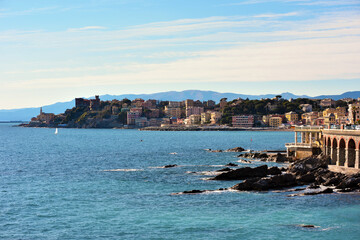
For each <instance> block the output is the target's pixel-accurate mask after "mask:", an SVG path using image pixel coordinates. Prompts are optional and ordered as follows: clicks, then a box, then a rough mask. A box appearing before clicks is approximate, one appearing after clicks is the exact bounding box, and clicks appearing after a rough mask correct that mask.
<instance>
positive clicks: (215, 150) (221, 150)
mask: <svg viewBox="0 0 360 240" xmlns="http://www.w3.org/2000/svg"><path fill="white" fill-rule="evenodd" d="M210 152H215V153H216V152H220V153H221V152H223V150H210Z"/></svg>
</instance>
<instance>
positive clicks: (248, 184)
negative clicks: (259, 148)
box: [231, 174, 296, 191]
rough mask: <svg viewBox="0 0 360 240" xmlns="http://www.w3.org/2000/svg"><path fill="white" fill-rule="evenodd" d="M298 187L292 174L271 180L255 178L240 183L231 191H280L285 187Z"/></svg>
mask: <svg viewBox="0 0 360 240" xmlns="http://www.w3.org/2000/svg"><path fill="white" fill-rule="evenodd" d="M291 186H296V181H295V177H294V176H293V175H292V174H283V175H276V176H273V177H270V178H253V179H247V180H245V181H243V182H242V183H238V184H236V185H234V186H233V187H231V189H234V190H239V191H250V190H255V191H265V190H269V189H279V188H284V187H291Z"/></svg>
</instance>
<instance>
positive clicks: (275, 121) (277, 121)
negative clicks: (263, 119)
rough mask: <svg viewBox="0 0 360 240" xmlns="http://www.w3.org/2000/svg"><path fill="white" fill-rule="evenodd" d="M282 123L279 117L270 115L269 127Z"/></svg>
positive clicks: (278, 125)
mask: <svg viewBox="0 0 360 240" xmlns="http://www.w3.org/2000/svg"><path fill="white" fill-rule="evenodd" d="M281 124H282V118H281V117H270V119H269V126H270V127H280V126H281Z"/></svg>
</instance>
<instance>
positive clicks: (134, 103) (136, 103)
mask: <svg viewBox="0 0 360 240" xmlns="http://www.w3.org/2000/svg"><path fill="white" fill-rule="evenodd" d="M144 102H145V100H144V99H141V98H136V99H135V100H133V101H131V106H132V107H137V108H141V107H142V106H143V104H144Z"/></svg>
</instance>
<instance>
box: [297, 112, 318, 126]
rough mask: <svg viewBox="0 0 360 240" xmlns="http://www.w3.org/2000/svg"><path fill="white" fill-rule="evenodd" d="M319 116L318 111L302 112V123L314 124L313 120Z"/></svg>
mask: <svg viewBox="0 0 360 240" xmlns="http://www.w3.org/2000/svg"><path fill="white" fill-rule="evenodd" d="M318 117H319V113H318V112H309V113H303V114H302V115H301V119H302V122H303V124H306V125H314V122H315V120H316V119H317V118H318Z"/></svg>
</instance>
